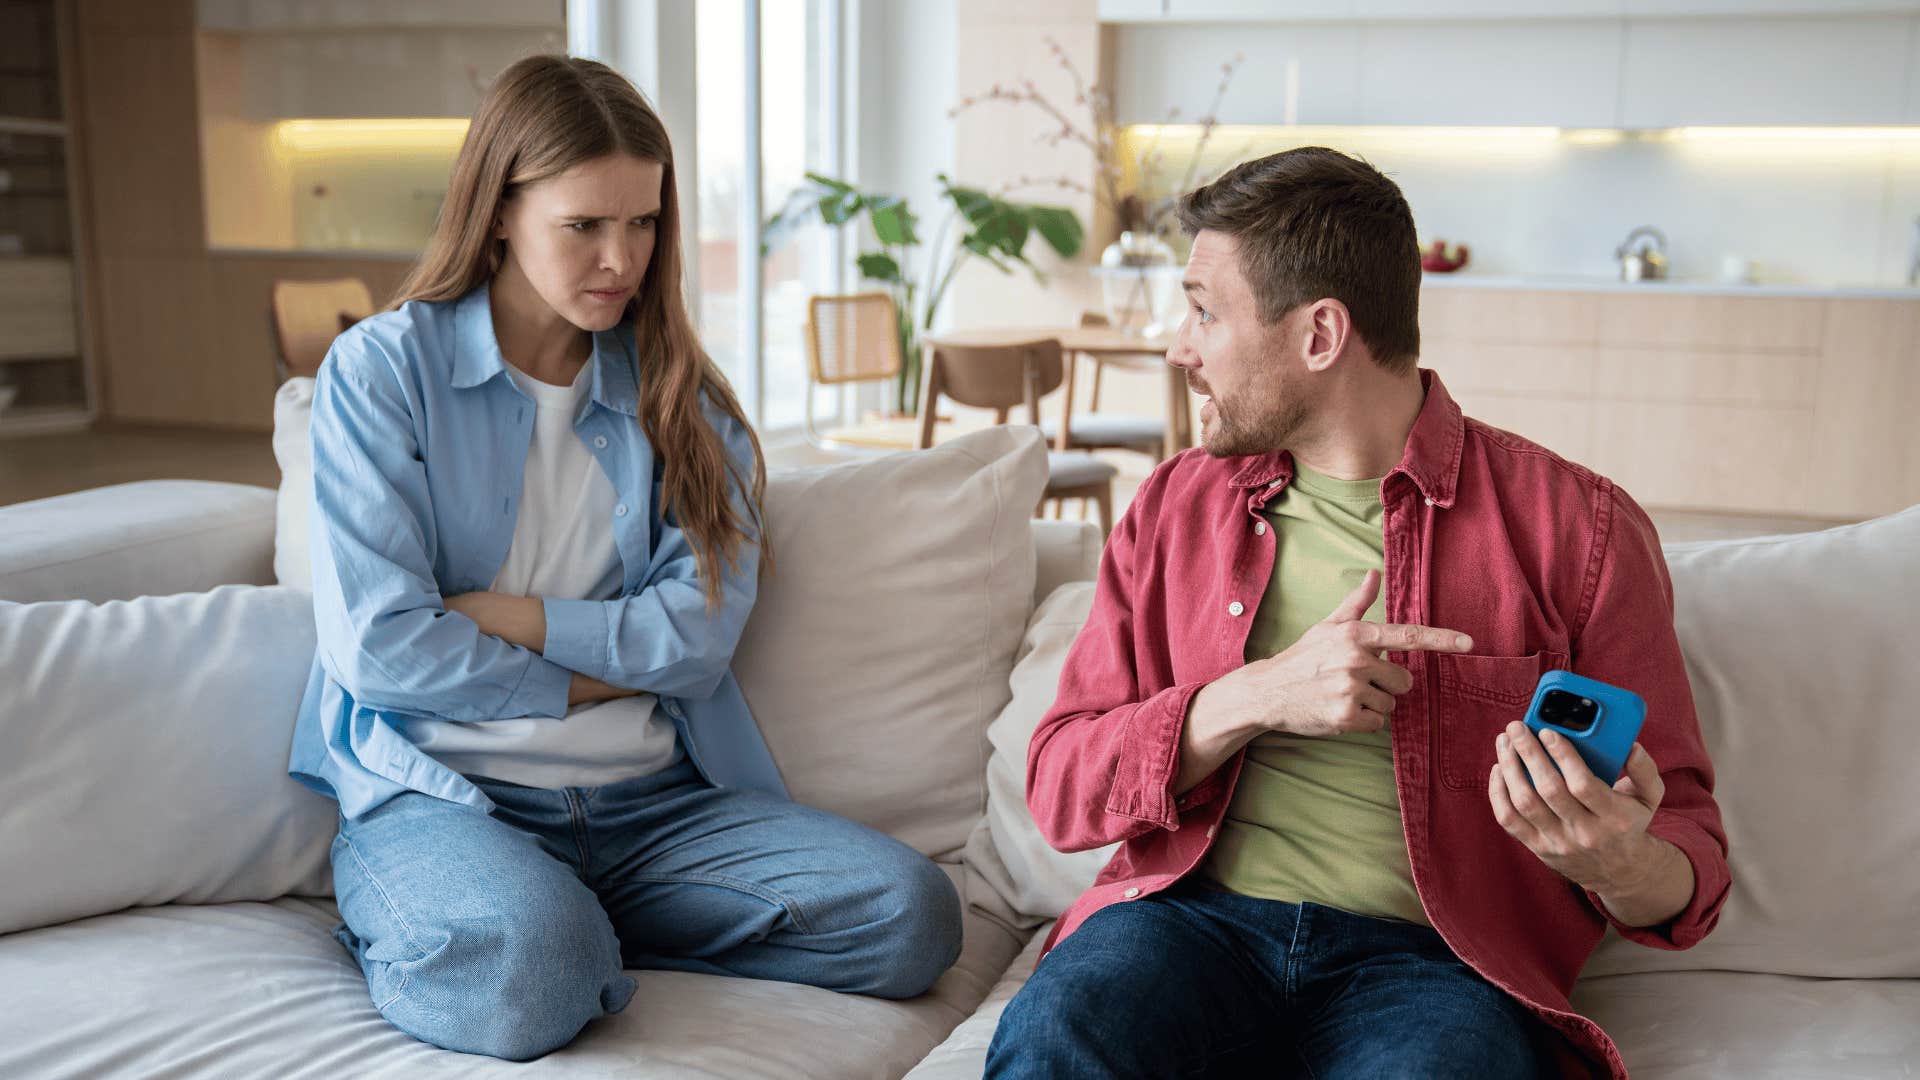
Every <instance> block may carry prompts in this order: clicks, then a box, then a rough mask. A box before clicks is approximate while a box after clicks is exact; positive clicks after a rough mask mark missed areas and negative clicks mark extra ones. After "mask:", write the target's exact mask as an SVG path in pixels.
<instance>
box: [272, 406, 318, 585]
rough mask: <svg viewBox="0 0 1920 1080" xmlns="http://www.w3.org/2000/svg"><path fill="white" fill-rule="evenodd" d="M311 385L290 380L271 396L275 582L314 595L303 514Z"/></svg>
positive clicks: (309, 487) (309, 499)
mask: <svg viewBox="0 0 1920 1080" xmlns="http://www.w3.org/2000/svg"><path fill="white" fill-rule="evenodd" d="M312 425H313V380H312V379H311V378H308V377H306V376H304V375H303V376H298V377H295V378H292V379H288V380H287V381H286V382H283V383H281V384H280V389H279V390H278V391H276V392H275V393H274V395H273V460H275V461H276V462H279V464H280V498H279V501H278V503H277V504H276V505H275V507H274V528H273V579H274V580H275V581H277V582H279V583H280V584H282V585H286V586H288V587H290V588H295V589H301V590H304V591H306V592H312V591H313V562H312V559H311V558H310V557H309V555H308V554H307V513H308V509H309V508H310V507H311V506H312V505H313V440H312V437H311V435H310V434H309V429H310V428H311V427H312Z"/></svg>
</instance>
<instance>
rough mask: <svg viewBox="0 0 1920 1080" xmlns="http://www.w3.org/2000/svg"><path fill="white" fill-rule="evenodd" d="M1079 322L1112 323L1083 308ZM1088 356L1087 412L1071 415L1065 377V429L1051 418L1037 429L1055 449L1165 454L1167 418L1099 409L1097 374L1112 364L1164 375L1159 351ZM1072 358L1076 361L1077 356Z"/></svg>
mask: <svg viewBox="0 0 1920 1080" xmlns="http://www.w3.org/2000/svg"><path fill="white" fill-rule="evenodd" d="M1080 325H1081V326H1083V327H1094V326H1109V325H1111V324H1110V323H1109V322H1108V321H1107V317H1106V316H1105V315H1102V314H1100V313H1099V312H1095V311H1083V312H1081V313H1080ZM1087 359H1089V360H1092V361H1093V392H1092V394H1091V395H1090V397H1089V401H1088V405H1087V411H1086V412H1084V413H1082V414H1081V415H1080V416H1079V417H1078V418H1075V417H1074V416H1073V401H1072V389H1073V385H1072V384H1073V380H1072V379H1068V380H1067V384H1068V386H1067V389H1068V400H1067V401H1064V402H1062V403H1061V406H1060V417H1061V420H1062V422H1063V423H1064V428H1063V427H1062V425H1061V424H1056V423H1055V422H1053V421H1052V420H1048V421H1046V422H1045V423H1043V424H1041V425H1040V430H1041V431H1042V432H1043V433H1044V434H1045V435H1046V437H1047V441H1048V442H1050V443H1052V444H1053V445H1054V448H1055V449H1057V450H1072V449H1077V450H1095V449H1107V448H1111V449H1117V450H1134V451H1138V452H1140V453H1142V454H1146V455H1148V456H1149V457H1151V458H1153V460H1154V461H1156V462H1158V461H1162V460H1164V459H1165V458H1166V456H1167V421H1166V420H1164V419H1155V418H1154V417H1151V416H1128V415H1121V414H1115V413H1102V412H1100V376H1101V373H1102V372H1104V371H1105V370H1106V368H1107V367H1108V365H1112V366H1114V367H1117V368H1120V369H1122V370H1125V371H1138V372H1150V373H1153V374H1155V375H1160V376H1161V377H1164V376H1165V373H1164V371H1163V370H1162V369H1163V368H1164V367H1165V366H1166V360H1165V358H1164V357H1163V356H1161V355H1160V354H1158V353H1153V352H1143V353H1117V354H1116V353H1108V354H1089V355H1088V356H1087ZM1075 361H1076V362H1077V361H1078V357H1076V358H1075Z"/></svg>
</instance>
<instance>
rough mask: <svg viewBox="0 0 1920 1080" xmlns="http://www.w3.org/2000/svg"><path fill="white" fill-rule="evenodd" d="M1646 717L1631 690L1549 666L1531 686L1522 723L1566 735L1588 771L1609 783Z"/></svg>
mask: <svg viewBox="0 0 1920 1080" xmlns="http://www.w3.org/2000/svg"><path fill="white" fill-rule="evenodd" d="M1646 718H1647V703H1646V701H1645V700H1644V699H1643V698H1641V696H1640V695H1639V694H1636V693H1634V692H1633V691H1631V690H1623V689H1621V688H1620V687H1618V686H1609V685H1607V684H1606V683H1603V682H1601V681H1599V680H1598V679H1589V678H1587V677H1586V676H1584V675H1575V674H1574V673H1573V672H1571V671H1549V672H1547V673H1546V674H1545V675H1542V676H1540V683H1539V685H1537V686H1535V687H1534V690H1533V702H1532V704H1530V705H1528V706H1527V719H1526V724H1527V727H1528V728H1530V729H1531V730H1532V731H1533V733H1534V734H1535V735H1536V736H1537V735H1539V734H1540V733H1541V732H1542V731H1545V730H1547V729H1548V728H1552V729H1553V730H1554V731H1557V732H1559V733H1560V734H1561V735H1564V736H1566V739H1567V741H1568V742H1569V743H1572V744H1573V748H1574V749H1575V750H1577V751H1579V752H1580V757H1581V759H1582V760H1583V761H1585V762H1586V763H1587V768H1589V769H1592V770H1593V775H1595V776H1597V777H1599V778H1600V779H1601V780H1602V781H1604V782H1605V783H1607V784H1608V785H1611V784H1612V783H1613V782H1614V781H1615V780H1618V779H1620V773H1621V770H1623V769H1625V768H1626V767H1627V755H1628V754H1630V753H1632V752H1633V741H1634V740H1635V739H1637V738H1639V737H1640V725H1641V724H1642V723H1643V722H1645V720H1646Z"/></svg>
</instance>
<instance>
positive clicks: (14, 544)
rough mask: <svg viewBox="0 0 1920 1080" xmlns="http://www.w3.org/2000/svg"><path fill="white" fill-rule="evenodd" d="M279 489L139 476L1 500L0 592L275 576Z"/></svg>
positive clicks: (122, 592)
mask: <svg viewBox="0 0 1920 1080" xmlns="http://www.w3.org/2000/svg"><path fill="white" fill-rule="evenodd" d="M273 527H274V493H273V490H272V489H271V488H264V487H255V486H254V485H252V484H229V483H222V482H216V481H210V480H142V481H139V482H137V483H132V484H115V485H113V486H111V487H102V488H94V489H92V490H91V491H80V492H75V493H73V494H71V495H57V496H55V497H53V498H51V499H36V500H33V501H32V502H24V503H16V504H14V505H12V506H8V507H0V600H6V601H14V602H17V603H34V602H37V601H41V600H90V601H93V602H94V603H104V602H106V601H108V600H130V599H132V598H134V597H136V596H159V595H167V594H170V593H184V592H204V591H206V590H208V589H211V588H213V587H215V586H217V585H271V584H273Z"/></svg>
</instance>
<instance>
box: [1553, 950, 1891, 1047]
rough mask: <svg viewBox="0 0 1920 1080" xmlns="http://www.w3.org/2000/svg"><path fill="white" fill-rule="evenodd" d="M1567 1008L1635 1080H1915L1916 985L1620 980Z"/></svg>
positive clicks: (1681, 977) (1692, 975) (1690, 974)
mask: <svg viewBox="0 0 1920 1080" xmlns="http://www.w3.org/2000/svg"><path fill="white" fill-rule="evenodd" d="M1712 940H1713V939H1712V938H1708V939H1707V941H1708V942H1711V941H1712ZM1573 1007H1574V1008H1575V1009H1578V1010H1579V1011H1580V1012H1581V1013H1582V1014H1584V1015H1586V1016H1588V1017H1590V1018H1592V1020H1593V1021H1594V1022H1595V1023H1597V1024H1599V1025H1600V1027H1601V1028H1602V1029H1603V1030H1604V1031H1606V1033H1607V1034H1608V1035H1610V1036H1612V1037H1613V1041H1614V1043H1615V1044H1616V1045H1618V1046H1619V1047H1620V1056H1621V1058H1623V1059H1624V1060H1625V1061H1626V1063H1627V1068H1628V1069H1630V1070H1632V1072H1633V1076H1634V1080H1698V1078H1706V1080H1802V1078H1803V1077H1846V1078H1848V1080H1880V1078H1885V1080H1911V1078H1912V1076H1913V1075H1914V1063H1915V1062H1916V1061H1920V1024H1917V1023H1915V1020H1916V1019H1917V1018H1920V980H1917V979H1806V978H1795V977H1792V976H1787V975H1756V974H1746V973H1741V972H1729V971H1675V972H1664V973H1661V974H1658V975H1616V976H1614V977H1612V978H1606V979H1584V980H1582V981H1581V982H1580V984H1579V985H1578V986H1576V987H1574V990H1573Z"/></svg>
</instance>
